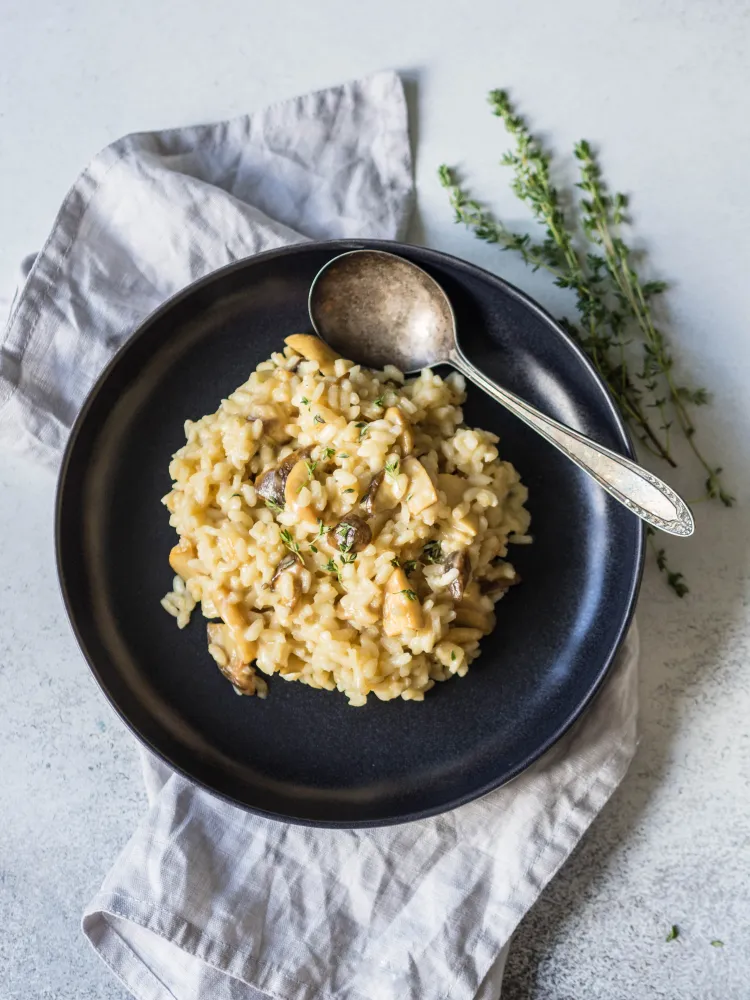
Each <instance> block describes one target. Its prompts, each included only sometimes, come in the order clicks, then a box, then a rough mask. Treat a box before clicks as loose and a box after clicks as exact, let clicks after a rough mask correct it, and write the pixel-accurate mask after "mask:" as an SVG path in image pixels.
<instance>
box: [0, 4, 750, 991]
mask: <svg viewBox="0 0 750 1000" xmlns="http://www.w3.org/2000/svg"><path fill="white" fill-rule="evenodd" d="M749 42H750V3H748V2H746V0H723V2H722V3H720V4H717V3H714V4H708V3H700V2H698V0H694V2H692V3H691V2H686V0H681V2H679V0H630V2H628V3H624V2H623V3H617V2H604V3H602V2H596V0H568V2H567V3H565V4H560V3H556V2H554V0H537V2H536V3H534V4H529V3H522V2H513V0H475V2H474V3H472V4H467V5H458V4H450V3H447V2H445V0H430V2H428V0H413V2H404V0H398V2H396V0H381V2H380V3H379V4H377V5H370V4H354V3H351V2H346V3H345V2H343V0H317V2H316V3H313V4H298V3H290V2H288V0H277V2H276V3H273V4H266V3H263V4H261V3H258V2H254V0H250V2H248V0H216V2H214V3H213V4H211V5H208V4H204V3H201V2H198V0H182V2H177V0H172V2H165V0H131V2H130V3H128V4H123V5H114V4H102V3H99V2H98V0H66V2H59V0H37V2H36V3H34V4H28V3H25V4H21V3H20V2H16V0H3V2H2V4H0V230H1V231H2V240H1V241H0V295H4V296H5V297H6V298H7V297H8V296H9V295H10V294H11V293H12V288H13V284H14V275H15V269H16V267H17V265H18V263H19V261H20V259H21V258H22V257H23V256H24V255H25V254H26V253H28V252H30V251H32V250H34V249H35V248H37V247H39V246H40V245H41V243H42V242H43V241H44V239H45V236H46V234H47V232H48V230H49V227H50V224H51V222H52V219H53V217H54V215H55V212H56V209H57V207H58V205H59V203H60V201H61V199H62V197H63V196H64V194H65V192H66V190H67V188H68V186H69V185H70V184H71V183H72V181H73V179H74V178H75V176H76V174H77V173H78V171H79V170H80V169H81V168H82V167H83V166H84V165H85V164H86V162H87V160H88V159H89V158H90V157H91V156H92V155H93V154H94V153H95V152H96V151H97V150H98V149H99V148H100V147H102V146H104V145H106V144H107V143H108V142H110V141H112V140H113V139H116V138H117V137H119V136H120V135H122V134H124V133H126V132H130V131H135V130H142V129H150V128H157V127H168V126H176V125H181V124H187V123H194V122H199V121H208V120H212V119H219V118H224V117H227V116H230V115H234V114H238V113H240V112H245V111H248V110H252V109H255V108H260V107H262V106H263V105H264V104H265V103H267V102H270V101H275V100H279V99H282V98H285V97H290V96H293V95H295V94H297V93H300V92H303V91H305V90H308V89H311V88H318V87H322V86H325V85H328V84H332V83H336V82H339V81H341V80H344V79H347V78H350V77H354V76H359V75H362V74H364V73H367V72H371V71H374V70H377V69H382V68H386V67H393V68H396V69H398V70H400V71H401V72H402V73H403V75H404V77H405V78H406V79H407V81H408V84H409V95H410V100H411V104H412V113H413V129H414V138H415V143H416V150H417V179H418V194H419V216H418V219H417V220H416V224H415V229H414V233H413V238H414V239H415V241H419V242H424V243H426V244H428V245H430V246H435V247H439V248H441V249H445V250H448V251H450V252H452V253H455V254H459V255H461V256H464V257H467V258H469V259H471V260H473V261H476V262H478V263H480V264H482V265H484V266H486V267H489V268H490V269H491V270H494V271H497V272H499V273H502V274H503V275H504V276H505V277H507V278H509V279H510V280H511V281H514V282H516V283H517V284H519V285H520V286H521V287H522V288H524V289H526V290H527V291H530V292H531V293H532V294H534V295H536V296H537V297H538V298H539V299H540V300H541V301H542V302H543V303H544V304H545V305H547V306H549V307H550V308H552V309H553V311H556V312H559V311H561V310H562V309H563V308H567V309H568V310H570V305H569V303H567V300H566V299H565V297H564V294H563V293H561V292H560V291H559V290H557V289H554V288H552V287H551V286H550V285H549V283H548V281H547V280H546V279H545V278H544V277H543V276H542V275H536V276H533V275H531V274H529V273H528V272H527V271H526V270H525V269H524V267H523V265H522V264H520V263H519V262H517V261H516V260H514V259H512V258H510V257H509V256H503V255H501V254H500V253H499V252H498V251H496V250H494V249H493V248H491V247H486V246H483V245H480V244H479V243H477V242H476V241H475V240H474V239H473V238H472V237H471V236H470V235H468V234H466V233H464V232H462V231H461V230H460V229H458V228H457V227H455V226H454V225H453V223H452V220H451V213H450V211H449V210H448V208H447V205H446V201H445V197H444V193H443V192H442V191H441V190H440V188H439V186H438V184H437V182H436V180H435V168H436V167H437V165H438V164H439V163H440V162H442V161H444V160H445V161H448V162H451V163H458V164H459V165H465V167H466V169H467V171H468V173H469V177H470V180H471V183H472V186H473V188H474V189H475V191H476V192H477V193H478V194H479V195H481V196H482V197H485V198H487V199H489V200H491V201H492V202H493V203H494V204H495V206H496V207H497V208H498V210H499V211H500V212H501V214H502V215H503V216H504V218H505V219H506V220H508V221H509V222H513V223H516V224H519V225H525V224H526V216H525V212H524V210H523V208H522V207H521V206H520V205H519V204H517V203H516V202H515V200H514V199H513V196H512V195H511V194H510V192H509V190H508V187H507V176H506V175H504V171H503V169H502V168H500V167H498V166H497V163H496V161H497V159H498V158H499V156H500V155H501V153H502V150H503V148H504V143H505V137H504V133H503V131H502V128H501V127H500V126H499V124H498V123H496V122H495V121H494V120H493V119H492V118H491V117H490V115H489V114H488V112H487V109H486V106H485V103H484V97H485V93H486V92H487V91H488V90H489V89H490V88H492V87H496V86H507V87H509V88H511V89H512V92H513V95H514V96H515V98H516V99H517V101H518V102H519V105H520V107H521V109H522V110H523V111H524V112H525V113H527V114H528V116H529V117H530V119H531V120H532V122H533V124H534V126H535V127H537V128H538V129H540V130H541V131H543V133H544V135H545V136H546V137H547V138H548V140H549V142H550V144H551V145H552V146H553V147H554V148H555V149H556V150H559V151H561V152H563V151H567V150H568V149H569V148H570V146H571V144H572V143H573V141H575V140H576V139H577V138H579V137H581V136H586V137H588V138H589V139H590V140H592V141H594V142H596V143H597V144H598V145H600V146H601V149H602V153H603V163H604V167H605V170H606V174H607V176H608V177H609V178H610V179H611V180H612V182H613V183H615V184H616V185H617V186H618V187H620V188H621V189H623V190H626V191H630V192H633V193H634V195H635V197H634V200H633V211H634V214H635V217H636V220H637V233H638V236H639V238H640V239H641V240H642V242H643V244H644V246H645V247H646V248H647V249H648V251H649V253H650V254H651V259H652V261H653V262H654V265H655V268H656V269H657V271H658V273H659V275H663V276H666V277H668V278H672V279H674V287H673V290H672V292H671V293H670V295H669V297H668V299H667V304H668V309H669V316H668V324H669V328H670V329H671V330H672V331H673V341H674V342H675V343H676V344H678V345H679V346H678V350H677V354H678V355H679V358H680V362H681V364H682V365H684V367H685V368H686V369H687V370H688V371H689V372H693V373H696V374H697V377H698V378H699V380H700V382H701V383H702V384H705V385H707V386H708V387H710V388H711V389H712V390H713V391H714V406H713V407H712V408H711V409H710V410H706V411H704V412H702V413H700V414H699V423H700V428H701V430H700V433H701V442H702V444H703V445H704V446H705V450H706V452H708V453H709V454H711V455H714V456H716V460H717V461H719V462H720V463H721V464H723V465H724V467H725V469H726V476H727V480H728V482H729V483H730V484H731V487H732V489H733V491H734V492H735V494H736V495H737V497H738V500H739V504H738V506H737V507H736V508H735V509H734V510H729V511H725V510H723V509H721V508H719V507H718V506H713V505H712V506H708V505H706V504H701V505H699V506H698V507H696V514H697V521H698V532H697V536H696V537H695V538H694V539H693V540H691V541H689V542H682V543H680V542H675V543H674V544H673V545H671V546H668V548H669V550H670V552H671V553H672V554H673V559H674V562H675V565H678V564H679V565H678V568H680V569H682V570H683V571H684V572H685V574H686V576H687V577H688V582H689V584H690V587H691V592H690V594H689V595H688V596H687V597H686V598H685V599H684V600H683V601H679V600H677V599H676V598H675V597H674V596H673V595H672V593H671V592H670V591H668V590H667V589H666V588H665V586H664V584H663V582H662V581H661V580H660V579H659V578H658V577H657V574H656V573H655V571H654V570H653V568H652V567H649V570H648V571H647V574H646V581H645V585H644V589H643V593H642V598H641V603H640V611H639V619H640V623H641V629H642V643H643V660H642V667H641V682H640V683H641V704H642V712H641V733H642V735H641V744H640V749H639V751H638V755H637V757H636V760H635V762H634V764H633V766H632V768H631V770H630V773H629V775H628V777H627V779H626V781H625V782H624V784H623V786H622V787H621V789H620V790H619V791H618V792H617V794H616V795H615V796H614V798H613V800H612V801H611V802H610V803H609V805H608V806H607V808H606V809H605V810H604V812H603V814H602V815H601V817H600V818H599V819H598V821H597V822H596V823H595V824H594V826H593V828H592V830H591V832H590V833H589V835H588V836H587V837H586V839H585V841H584V842H583V844H582V845H581V846H580V848H579V849H578V850H577V852H576V854H575V855H574V857H573V858H572V859H571V861H570V862H569V863H568V864H567V866H566V867H565V868H564V870H563V871H562V873H561V874H560V875H559V876H558V877H557V878H556V880H555V881H554V882H553V884H552V885H551V887H550V888H549V889H548V890H547V892H546V893H545V895H544V896H543V898H542V899H541V900H540V901H539V902H538V903H537V905H536V906H535V907H534V909H533V910H532V912H531V913H530V914H529V915H528V916H527V918H526V919H525V920H524V922H523V924H522V925H521V927H520V928H519V931H518V933H517V935H516V938H515V940H514V944H513V946H512V949H511V956H510V959H509V964H508V968H507V974H506V985H505V991H504V996H505V997H510V998H533V1000H542V998H544V1000H567V998H580V997H583V996H585V997H587V998H596V997H607V998H620V997H631V996H632V997H636V996H637V997H665V998H675V1000H676V998H680V1000H693V998H695V1000H698V998H700V1000H707V998H716V1000H741V998H745V997H747V996H750V985H748V984H749V983H750V945H749V944H748V940H749V939H750V892H748V889H749V888H750V875H749V874H748V873H749V872H750V796H749V795H748V783H749V776H750V739H749V738H748V731H749V730H750V725H749V724H748V721H747V720H748V718H749V717H750V680H749V679H748V677H749V674H748V668H747V660H748V652H749V651H750V620H749V617H748V606H747V605H748V547H749V545H750V532H749V531H748V527H749V524H750V522H749V521H748V516H747V499H748V492H749V491H748V486H749V485H750V461H749V459H750V396H749V395H748V394H747V392H746V383H747V376H748V374H749V373H750V338H749V337H748V317H750V281H748V277H747V276H748V273H750V243H749V241H748V235H747V234H748V232H750V198H748V194H747V164H748V162H750V130H748V124H747V123H748V118H749V112H750V73H748V71H747V58H748V47H749V46H748V43H749ZM672 478H673V481H674V484H675V486H677V487H678V488H681V489H682V490H684V492H685V493H686V495H687V496H688V497H693V496H697V495H698V494H699V492H700V482H699V481H698V479H697V478H696V477H695V476H688V475H687V474H683V473H682V472H680V473H678V474H677V475H675V476H673V477H672ZM53 491H54V481H53V477H52V476H51V475H50V474H49V473H46V472H43V471H40V470H37V469H35V468H32V467H29V466H28V465H27V464H24V463H23V462H21V461H18V460H16V459H10V458H8V456H0V600H1V605H0V606H1V607H2V614H0V1000H11V998H12V1000H16V998H19V1000H20V998H23V1000H30V998H37V997H39V998H45V1000H52V998H55V1000H57V998H60V1000H62V998H66V1000H67V998H73V997H75V998H78V1000H89V998H92V1000H93V998H97V1000H123V998H124V996H125V993H124V990H123V989H122V987H121V986H120V985H119V984H118V983H117V982H115V981H114V980H113V979H112V978H111V977H110V975H109V973H108V972H107V970H106V969H105V967H104V966H103V965H100V963H99V962H98V960H97V959H96V958H95V956H94V955H93V954H92V953H90V952H89V951H88V947H87V945H86V944H85V942H84V941H83V939H82V937H81V935H80V933H79V930H78V923H79V917H80V912H81V910H82V908H83V906H84V904H85V902H86V901H87V900H88V898H89V897H90V896H91V894H92V893H93V891H94V890H95V888H96V887H97V885H98V883H99V881H100V880H101V878H102V876H103V874H104V873H105V871H106V869H107V868H108V866H109V865H110V863H111V861H112V860H113V858H114V856H115V855H116V853H117V852H118V850H119V849H120V848H121V847H122V846H123V845H124V844H125V842H126V841H127V838H128V836H129V834H130V832H131V830H132V829H133V826H134V825H135V823H136V822H137V820H138V818H139V816H140V814H141V813H142V811H143V809H144V805H145V796H144V794H143V790H142V787H141V782H140V775H139V771H138V763H137V757H136V751H135V747H134V744H133V741H132V739H131V737H130V736H129V735H128V733H127V732H126V731H125V730H124V729H123V727H122V726H121V725H120V724H119V722H118V721H117V720H116V719H115V717H114V715H113V714H112V712H111V711H110V709H109V708H108V706H107V705H106V703H105V701H104V699H103V697H102V696H101V695H100V694H99V693H98V690H97V689H96V687H95V685H94V683H93V681H92V680H91V679H90V677H89V674H88V671H87V669H86V668H85V666H84V664H83V661H82V659H81V657H80V655H79V654H78V651H77V649H76V646H75V644H74V641H73V639H72V635H71V633H70V631H69V629H68V626H67V623H66V621H65V618H64V614H63V610H62V604H61V601H60V598H59V595H58V591H57V583H56V579H55V570H54V561H53V549H52V504H53ZM673 923H676V924H678V925H679V927H680V929H681V934H680V937H679V939H678V940H677V941H673V942H669V943H667V942H666V941H665V936H666V933H667V931H668V929H669V927H670V925H671V924H673ZM713 939H720V940H722V941H723V942H724V947H723V948H717V947H712V946H711V944H710V942H711V940H713Z"/></svg>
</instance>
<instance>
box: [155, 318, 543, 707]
mask: <svg viewBox="0 0 750 1000" xmlns="http://www.w3.org/2000/svg"><path fill="white" fill-rule="evenodd" d="M286 345H287V346H286V347H285V348H284V351H283V353H277V354H274V355H272V357H271V359H270V360H269V361H264V362H263V363H262V364H260V365H258V367H257V368H256V370H255V371H254V372H253V373H252V374H251V375H250V377H249V379H248V380H247V382H245V384H244V385H242V386H240V387H239V389H237V390H236V391H235V392H233V393H232V394H231V395H230V396H229V397H228V398H227V399H225V400H224V401H223V402H222V403H221V405H220V406H219V408H218V410H217V411H216V413H213V414H211V415H210V416H206V417H203V418H202V419H200V420H197V421H190V420H188V421H187V422H186V424H185V435H186V438H187V443H186V444H185V445H184V447H182V448H181V449H180V450H179V451H178V452H177V453H176V454H175V455H174V457H173V459H172V462H171V464H170V467H169V471H170V475H171V478H172V480H173V488H172V491H171V492H170V493H169V494H168V495H167V496H166V497H164V501H163V502H164V504H165V505H166V506H167V508H168V510H169V512H170V524H171V525H172V527H173V528H175V530H176V531H177V534H178V536H179V542H178V544H177V545H175V547H174V548H173V549H172V551H171V553H170V556H169V562H170V565H171V567H172V570H173V572H174V573H175V574H176V576H175V577H174V583H173V589H172V592H171V593H169V594H167V596H166V597H165V598H164V599H163V601H162V604H163V606H164V608H165V609H166V610H167V611H168V612H169V613H170V614H172V615H174V617H175V618H176V619H177V625H178V626H179V627H180V628H184V627H185V625H187V623H188V621H189V619H190V615H191V612H192V611H193V609H194V608H195V606H196V605H197V604H200V606H201V611H202V613H203V615H204V617H205V618H207V619H209V624H208V626H207V637H208V652H209V653H210V655H211V656H212V657H213V659H214V660H215V661H216V663H217V664H218V667H219V669H220V670H221V672H222V673H223V674H224V675H225V676H226V678H227V679H228V680H229V681H230V682H231V683H232V685H233V686H234V689H235V691H236V692H237V693H238V694H257V695H258V696H259V697H265V695H266V693H267V690H268V689H267V684H266V681H265V679H264V676H267V677H270V676H272V675H274V674H277V675H279V676H280V677H282V678H283V679H284V680H287V681H302V682H303V683H304V684H309V685H310V686H311V687H314V688H325V689H326V690H329V691H333V690H339V691H341V692H343V693H344V694H345V695H346V697H347V698H348V700H349V704H351V705H364V704H365V702H366V700H367V696H368V694H370V693H372V694H374V695H375V696H376V697H378V698H380V699H382V700H383V701H387V700H388V699H390V698H396V697H401V698H405V699H408V700H412V701H421V700H422V699H423V698H424V695H425V692H426V691H429V689H430V688H431V687H432V686H433V685H434V684H435V682H436V681H444V680H448V679H449V678H450V677H452V676H454V675H458V676H459V677H463V676H464V675H465V674H466V672H467V670H468V667H469V664H470V663H471V661H472V660H474V659H475V658H476V657H477V656H478V655H479V640H480V639H481V637H482V636H483V635H487V634H488V633H489V632H491V631H492V629H493V628H494V625H495V615H494V612H493V607H494V603H495V602H496V601H497V600H499V598H501V597H502V596H503V595H504V594H505V593H506V591H507V590H508V588H509V587H511V586H513V585H514V584H516V583H518V582H519V578H518V576H517V574H516V572H515V570H514V568H513V566H512V564H511V563H510V562H508V561H507V559H506V556H507V551H508V545H509V543H513V542H515V543H520V544H524V543H528V542H529V541H530V540H531V539H530V537H529V535H528V534H527V531H528V527H529V514H528V512H527V511H526V509H525V507H524V502H525V500H526V497H527V491H526V488H525V487H524V486H523V485H522V484H521V482H520V481H519V477H518V473H517V472H516V470H515V469H514V468H513V466H512V465H510V464H509V463H508V462H503V461H501V460H500V458H499V456H498V451H497V447H496V445H497V442H498V438H497V437H496V436H495V435H494V434H491V433H490V432H489V431H485V430H479V429H476V428H469V427H466V426H465V425H464V424H463V414H462V411H461V404H462V403H463V401H464V399H465V386H464V380H463V378H462V376H461V375H459V374H458V373H453V374H451V375H449V376H448V377H447V378H446V379H442V378H440V377H439V376H438V375H436V374H434V373H433V372H432V371H430V370H425V371H423V372H422V373H421V374H420V375H419V377H418V378H414V379H410V380H408V381H407V380H406V379H405V378H404V375H403V374H402V373H401V372H400V371H398V370H397V369H395V368H392V367H386V368H385V370H384V371H371V370H369V369H365V368H362V367H360V366H359V365H354V364H352V362H350V361H346V360H345V359H344V358H340V357H338V356H337V355H336V354H334V353H333V352H332V351H331V350H330V349H329V348H328V347H327V346H326V345H325V344H324V343H323V342H322V341H321V340H319V339H318V338H317V337H313V336H309V335H307V334H296V335H294V336H291V337H288V338H287V339H286Z"/></svg>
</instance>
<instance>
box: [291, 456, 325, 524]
mask: <svg viewBox="0 0 750 1000" xmlns="http://www.w3.org/2000/svg"><path fill="white" fill-rule="evenodd" d="M310 468H311V466H310V465H309V464H308V463H307V462H306V461H305V460H304V459H300V460H299V462H295V463H294V465H293V466H292V468H291V469H290V470H289V474H288V475H287V477H286V482H285V483H284V505H285V507H286V508H287V510H291V511H293V512H294V513H295V514H296V515H297V517H298V518H299V519H300V520H301V521H310V523H311V524H313V523H314V522H315V521H316V520H317V515H316V513H315V511H314V510H313V508H312V507H311V506H310V505H309V504H303V503H300V502H299V495H300V492H301V491H302V489H303V488H304V487H305V486H307V484H308V483H309V482H310Z"/></svg>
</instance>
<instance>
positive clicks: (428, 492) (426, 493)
mask: <svg viewBox="0 0 750 1000" xmlns="http://www.w3.org/2000/svg"><path fill="white" fill-rule="evenodd" d="M401 471H402V472H405V473H406V475H407V476H408V477H409V491H408V493H407V496H406V506H407V507H408V508H409V512H410V513H411V514H414V515H416V514H420V513H421V512H422V511H423V510H425V509H426V508H427V507H430V506H432V504H434V503H435V502H436V501H437V499H438V495H437V491H436V490H435V487H434V485H433V482H432V480H431V479H430V474H429V472H428V471H427V469H425V467H424V466H423V465H422V463H421V462H420V461H419V459H418V458H414V456H413V455H409V456H408V457H407V458H405V459H404V460H403V462H402V463H401Z"/></svg>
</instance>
